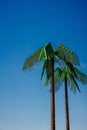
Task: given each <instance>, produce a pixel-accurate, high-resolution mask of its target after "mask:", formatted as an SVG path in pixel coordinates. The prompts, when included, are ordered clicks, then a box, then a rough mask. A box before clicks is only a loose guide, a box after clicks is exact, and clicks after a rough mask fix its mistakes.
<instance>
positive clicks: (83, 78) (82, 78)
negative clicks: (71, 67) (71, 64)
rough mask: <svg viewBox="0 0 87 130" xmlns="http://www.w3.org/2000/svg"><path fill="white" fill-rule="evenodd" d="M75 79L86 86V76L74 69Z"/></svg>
mask: <svg viewBox="0 0 87 130" xmlns="http://www.w3.org/2000/svg"><path fill="white" fill-rule="evenodd" d="M75 73H76V79H77V80H78V81H79V82H81V83H82V84H87V75H86V74H84V73H82V72H81V71H80V70H78V69H77V68H76V67H75Z"/></svg>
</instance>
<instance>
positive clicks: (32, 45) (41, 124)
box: [0, 0, 87, 130]
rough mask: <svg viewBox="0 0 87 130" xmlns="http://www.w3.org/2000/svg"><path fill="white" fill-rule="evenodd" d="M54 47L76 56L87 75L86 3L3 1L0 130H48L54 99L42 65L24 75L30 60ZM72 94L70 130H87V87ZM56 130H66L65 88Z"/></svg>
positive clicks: (0, 7)
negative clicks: (41, 49) (43, 48)
mask: <svg viewBox="0 0 87 130" xmlns="http://www.w3.org/2000/svg"><path fill="white" fill-rule="evenodd" d="M48 41H50V42H51V43H52V45H53V48H54V49H55V48H56V47H57V46H58V44H59V43H63V44H64V45H66V46H67V47H69V48H71V49H72V50H74V51H75V52H76V53H77V55H78V57H79V60H80V63H81V67H80V68H79V69H80V70H82V71H83V72H85V73H86V74H87V54H86V53H87V2H86V0H71V1H69V0H66V1H64V0H61V1H59V0H44V1H40V0H37V1H35V0H28V1H27V0H0V130H49V129H50V93H49V87H44V85H43V82H44V80H43V81H41V80H40V74H41V69H42V65H39V66H35V67H34V68H33V69H32V70H30V71H28V72H23V71H22V67H23V64H24V61H25V59H26V58H27V57H28V56H29V55H30V54H32V53H33V52H34V51H35V50H36V49H38V48H39V47H40V46H42V45H45V44H46V43H47V42H48ZM80 89H81V94H80V93H79V92H78V91H77V93H76V94H73V93H72V92H71V90H70V89H69V111H70V127H71V130H87V85H85V86H83V85H81V84H80ZM56 130H65V104H64V87H63V86H62V87H61V89H60V90H59V91H58V92H57V93H56Z"/></svg>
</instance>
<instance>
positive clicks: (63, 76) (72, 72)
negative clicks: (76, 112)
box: [48, 62, 87, 130]
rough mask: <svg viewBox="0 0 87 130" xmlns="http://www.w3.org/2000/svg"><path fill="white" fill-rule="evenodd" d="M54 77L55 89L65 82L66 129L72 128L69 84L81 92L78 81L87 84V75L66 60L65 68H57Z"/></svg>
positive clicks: (73, 89)
mask: <svg viewBox="0 0 87 130" xmlns="http://www.w3.org/2000/svg"><path fill="white" fill-rule="evenodd" d="M54 79H55V91H57V90H58V89H59V88H60V87H61V85H62V83H63V82H64V87H65V111H66V112H65V113H66V130H70V123H69V105H68V88H67V86H69V87H70V88H71V90H72V91H73V92H74V93H75V92H76V88H77V89H78V91H79V92H81V91H80V89H79V86H78V83H77V81H79V82H81V83H82V84H87V75H86V74H84V73H82V72H81V71H80V70H78V69H77V68H76V67H74V66H73V65H72V64H71V63H67V62H66V65H65V66H64V68H63V70H60V69H59V68H56V69H55V72H54ZM48 83H49V82H48Z"/></svg>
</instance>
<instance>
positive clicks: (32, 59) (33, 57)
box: [23, 47, 43, 70]
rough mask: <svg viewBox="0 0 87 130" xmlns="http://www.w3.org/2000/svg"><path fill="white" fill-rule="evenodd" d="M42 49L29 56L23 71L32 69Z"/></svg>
mask: <svg viewBox="0 0 87 130" xmlns="http://www.w3.org/2000/svg"><path fill="white" fill-rule="evenodd" d="M42 48H43V47H41V48H39V49H38V50H37V51H36V52H34V53H33V54H32V55H31V56H29V57H28V58H27V59H26V60H25V63H24V66H23V70H27V69H28V68H30V67H32V66H33V65H34V64H35V63H37V62H38V61H39V60H38V58H39V55H40V53H41V50H42Z"/></svg>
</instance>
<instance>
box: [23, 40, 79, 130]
mask: <svg viewBox="0 0 87 130" xmlns="http://www.w3.org/2000/svg"><path fill="white" fill-rule="evenodd" d="M71 57H73V59H71ZM67 58H68V61H69V62H71V61H72V63H73V64H75V65H79V61H78V58H77V56H76V54H75V53H74V52H73V51H71V50H70V49H68V48H67V47H65V46H64V45H63V44H60V45H59V46H58V47H57V48H56V49H55V50H53V48H52V46H51V43H50V42H49V43H47V44H46V46H44V47H41V48H39V49H38V50H37V51H36V52H35V53H33V54H32V55H31V56H29V57H28V58H27V59H26V61H25V63H24V66H23V70H27V69H29V68H31V67H32V66H33V65H34V64H36V63H37V62H40V61H42V60H43V59H45V60H44V65H43V70H42V74H41V79H42V78H43V74H44V72H46V79H47V81H49V80H50V84H51V91H50V92H51V130H55V94H54V63H55V62H56V63H58V64H59V65H60V66H61V64H62V65H63V64H64V63H63V60H64V61H65V62H66V61H67ZM60 59H62V60H60ZM61 61H62V63H61ZM60 63H61V64H60ZM60 68H61V67H60Z"/></svg>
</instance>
